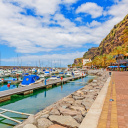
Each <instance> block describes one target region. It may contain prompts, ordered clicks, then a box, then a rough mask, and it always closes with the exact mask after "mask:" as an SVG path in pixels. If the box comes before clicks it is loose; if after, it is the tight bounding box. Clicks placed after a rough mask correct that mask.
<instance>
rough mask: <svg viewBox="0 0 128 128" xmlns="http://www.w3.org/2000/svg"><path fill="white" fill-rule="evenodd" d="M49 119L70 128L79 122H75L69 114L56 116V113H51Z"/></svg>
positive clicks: (76, 125)
mask: <svg viewBox="0 0 128 128" xmlns="http://www.w3.org/2000/svg"><path fill="white" fill-rule="evenodd" d="M49 119H50V120H51V121H53V122H56V123H58V124H60V125H63V126H67V127H71V128H78V127H79V123H77V122H76V120H75V119H74V118H72V117H71V116H56V115H51V116H49Z"/></svg>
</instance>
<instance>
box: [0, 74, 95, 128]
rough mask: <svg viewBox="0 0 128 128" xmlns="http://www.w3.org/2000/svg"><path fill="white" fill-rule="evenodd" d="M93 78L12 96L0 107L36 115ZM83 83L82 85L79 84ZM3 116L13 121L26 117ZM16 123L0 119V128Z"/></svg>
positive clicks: (88, 77)
mask: <svg viewBox="0 0 128 128" xmlns="http://www.w3.org/2000/svg"><path fill="white" fill-rule="evenodd" d="M92 78H94V77H93V76H87V77H85V78H83V79H79V80H75V81H74V82H70V83H66V84H64V85H60V86H55V87H53V88H51V89H39V90H35V91H34V93H33V94H30V95H27V96H23V95H20V96H18V95H14V96H12V99H11V100H9V101H6V102H3V103H0V107H2V108H5V109H11V110H16V111H20V112H26V113H31V114H36V113H37V112H39V111H40V110H42V109H44V108H46V107H47V106H49V105H51V104H53V103H54V102H56V101H58V100H60V99H62V98H63V97H65V96H67V95H69V94H71V93H73V92H75V91H76V90H79V89H80V88H82V87H83V86H84V85H85V83H87V81H88V80H90V79H92ZM80 82H83V83H80ZM5 115H7V116H10V117H13V118H14V119H18V120H21V121H22V120H23V119H25V118H26V116H21V115H20V116H19V115H18V114H12V113H11V114H10V113H5ZM15 124H16V123H14V122H13V121H9V120H7V119H4V118H2V117H0V128H12V127H13V126H14V125H15Z"/></svg>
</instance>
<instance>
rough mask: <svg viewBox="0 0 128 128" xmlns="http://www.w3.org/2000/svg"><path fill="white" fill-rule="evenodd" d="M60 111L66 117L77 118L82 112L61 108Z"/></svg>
mask: <svg viewBox="0 0 128 128" xmlns="http://www.w3.org/2000/svg"><path fill="white" fill-rule="evenodd" d="M59 110H60V113H61V114H62V115H65V116H66V115H70V116H75V115H79V114H80V112H77V111H75V110H70V109H64V108H59Z"/></svg>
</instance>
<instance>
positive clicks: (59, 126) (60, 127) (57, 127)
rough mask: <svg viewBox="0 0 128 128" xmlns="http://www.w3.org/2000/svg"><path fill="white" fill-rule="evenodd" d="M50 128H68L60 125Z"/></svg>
mask: <svg viewBox="0 0 128 128" xmlns="http://www.w3.org/2000/svg"><path fill="white" fill-rule="evenodd" d="M49 128H66V127H63V126H61V125H58V124H53V125H51V126H50V127H49Z"/></svg>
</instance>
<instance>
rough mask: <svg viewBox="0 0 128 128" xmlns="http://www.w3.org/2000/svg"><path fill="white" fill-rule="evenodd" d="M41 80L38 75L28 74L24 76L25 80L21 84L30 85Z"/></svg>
mask: <svg viewBox="0 0 128 128" xmlns="http://www.w3.org/2000/svg"><path fill="white" fill-rule="evenodd" d="M37 82H40V78H39V76H37V75H28V76H25V77H24V78H23V81H22V82H21V84H20V86H22V87H24V86H28V85H32V84H33V83H37Z"/></svg>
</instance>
